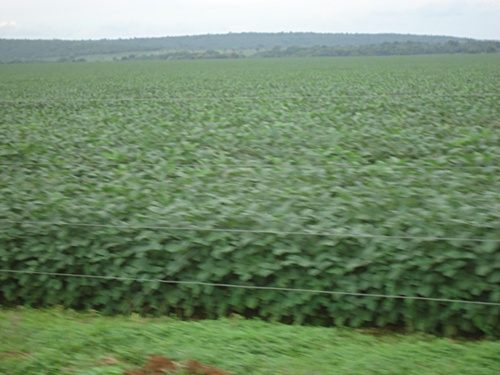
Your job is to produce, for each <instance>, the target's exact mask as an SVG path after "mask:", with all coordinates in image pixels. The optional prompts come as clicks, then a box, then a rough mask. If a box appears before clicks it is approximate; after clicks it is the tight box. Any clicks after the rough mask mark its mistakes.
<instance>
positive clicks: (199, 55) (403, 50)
mask: <svg viewBox="0 0 500 375" xmlns="http://www.w3.org/2000/svg"><path fill="white" fill-rule="evenodd" d="M457 53H467V54H471V53H500V42H484V41H467V42H456V41H448V42H445V43H439V44H431V43H420V42H392V43H382V44H374V45H367V46H341V47H328V46H314V47H299V46H292V47H288V48H282V47H280V46H276V47H274V48H273V49H270V50H263V51H257V52H254V53H252V54H246V55H245V54H241V53H238V52H236V51H222V52H219V51H215V50H208V51H202V52H192V51H177V52H168V53H160V54H132V55H129V56H123V57H121V58H115V60H116V61H118V60H120V61H128V60H196V59H235V58H243V57H248V58H283V57H327V56H394V55H402V56H404V55H430V54H457Z"/></svg>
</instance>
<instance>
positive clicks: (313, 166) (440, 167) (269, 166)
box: [0, 159, 500, 170]
mask: <svg viewBox="0 0 500 375" xmlns="http://www.w3.org/2000/svg"><path fill="white" fill-rule="evenodd" d="M79 161H80V162H86V161H91V163H90V164H91V165H97V164H104V165H117V166H122V165H124V166H129V165H130V166H137V167H149V166H162V167H177V168H217V167H223V168H262V169H273V168H291V169H294V168H295V169H301V168H304V169H321V168H341V169H364V168H366V169H369V168H388V169H436V170H445V169H500V166H497V165H490V166H487V165H477V166H462V165H451V166H444V165H386V164H363V165H351V164H342V163H338V164H337V163H331V164H231V163H210V164H209V163H207V164H200V163H186V164H183V163H178V164H177V163H166V164H160V163H135V162H134V161H130V162H118V161H111V160H99V161H94V160H86V159H79V160H75V161H74V162H75V163H78V162H79ZM47 164H50V165H51V166H52V165H55V166H60V165H69V164H71V163H70V162H68V161H66V160H64V161H63V162H62V163H57V161H54V162H52V163H44V162H38V163H35V162H23V161H13V162H0V165H3V166H10V165H13V166H16V165H36V166H45V165H47Z"/></svg>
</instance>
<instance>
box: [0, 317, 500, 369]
mask: <svg viewBox="0 0 500 375" xmlns="http://www.w3.org/2000/svg"><path fill="white" fill-rule="evenodd" d="M151 354H161V355H164V356H166V357H169V358H172V359H174V360H184V359H188V358H192V359H196V360H198V361H201V362H204V363H207V364H210V365H213V366H217V367H220V368H222V369H224V370H226V371H231V372H233V373H234V374H240V375H241V374H245V375H246V374H255V375H260V374H266V375H268V374H282V375H285V374H286V375H306V374H308V375H311V374H316V375H319V374H353V375H354V374H363V375H365V374H395V375H396V374H398V375H400V374H402V373H404V374H405V375H410V374H418V375H421V374H463V375H466V374H471V375H472V374H474V375H486V374H492V375H493V374H495V375H496V374H498V373H500V341H498V340H496V341H488V340H484V341H466V340H451V339H446V338H439V337H435V336H431V335H424V334H411V335H401V334H394V333H381V332H380V331H366V330H365V331H363V330H353V329H344V328H322V327H303V326H289V325H283V324H274V323H266V322H262V321H258V320H245V319H243V318H239V317H234V318H231V319H221V320H206V321H198V322H185V321H179V320H176V319H171V318H143V317H140V316H137V315H132V316H127V317H124V316H116V317H104V316H101V315H99V314H98V313H95V312H88V313H80V312H74V311H70V310H63V309H48V310H34V309H28V308H17V309H0V374H9V375H21V374H22V375H26V374H37V375H44V374H47V375H48V374H50V375H55V374H78V375H115V374H116V375H118V374H122V373H123V371H124V370H125V369H130V368H134V367H139V366H142V364H143V363H144V362H145V360H146V358H147V357H148V356H149V355H151Z"/></svg>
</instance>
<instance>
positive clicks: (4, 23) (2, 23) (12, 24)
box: [0, 21, 19, 27]
mask: <svg viewBox="0 0 500 375" xmlns="http://www.w3.org/2000/svg"><path fill="white" fill-rule="evenodd" d="M0 27H19V25H18V24H17V22H16V21H0Z"/></svg>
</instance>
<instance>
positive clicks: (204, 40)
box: [0, 33, 500, 62]
mask: <svg viewBox="0 0 500 375" xmlns="http://www.w3.org/2000/svg"><path fill="white" fill-rule="evenodd" d="M0 50H1V51H2V55H1V56H0V62H26V61H44V60H58V59H59V60H60V61H77V62H80V61H85V59H92V58H93V57H95V56H101V58H102V57H103V56H105V55H109V56H111V57H112V58H114V59H124V60H125V59H126V60H131V59H200V58H202V59H214V58H215V59H222V58H236V57H247V56H253V57H290V56H297V57H303V56H351V55H398V54H402V55H408V54H432V53H495V52H500V42H499V41H480V40H474V39H467V38H456V37H450V36H430V35H411V34H404V35H403V34H327V33H325V34H321V33H231V34H221V35H193V36H177V37H164V38H134V39H119V40H108V39H105V40H74V41H71V40H9V39H0Z"/></svg>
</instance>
